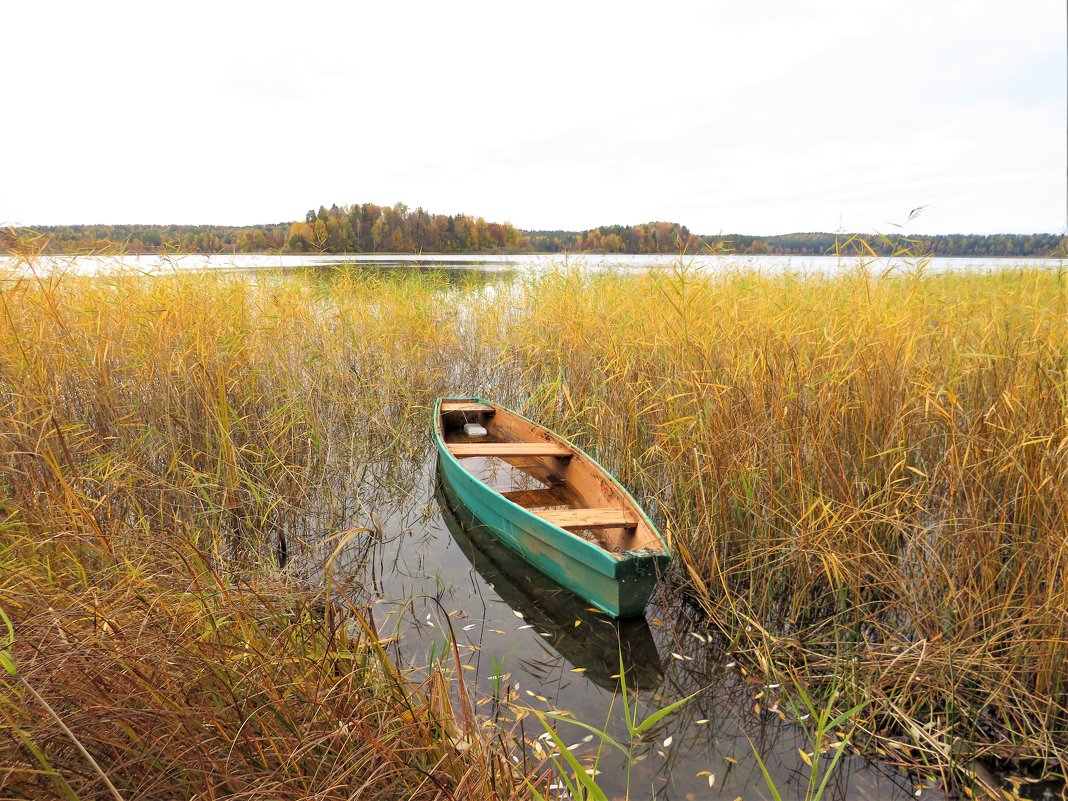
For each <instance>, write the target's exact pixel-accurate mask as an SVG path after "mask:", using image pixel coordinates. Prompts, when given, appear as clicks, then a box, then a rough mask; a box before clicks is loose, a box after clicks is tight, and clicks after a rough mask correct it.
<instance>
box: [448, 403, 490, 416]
mask: <svg viewBox="0 0 1068 801" xmlns="http://www.w3.org/2000/svg"><path fill="white" fill-rule="evenodd" d="M441 411H442V412H443V413H444V412H495V411H497V410H496V409H494V408H493V407H492V406H487V405H486V404H484V403H472V402H471V401H442V402H441Z"/></svg>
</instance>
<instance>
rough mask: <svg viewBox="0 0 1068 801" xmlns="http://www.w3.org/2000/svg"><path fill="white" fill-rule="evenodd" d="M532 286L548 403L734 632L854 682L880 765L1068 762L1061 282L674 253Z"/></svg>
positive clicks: (1040, 276) (530, 360)
mask: <svg viewBox="0 0 1068 801" xmlns="http://www.w3.org/2000/svg"><path fill="white" fill-rule="evenodd" d="M525 292H526V294H525V308H526V309H527V311H528V314H527V315H526V316H525V317H524V318H523V322H524V326H523V327H524V333H522V334H518V333H517V335H516V336H517V342H518V344H517V347H518V348H519V349H520V351H521V352H522V353H523V360H524V362H525V363H526V364H528V365H529V367H528V368H527V376H528V381H529V383H530V384H531V385H532V386H537V387H538V388H539V389H538V399H539V400H540V403H539V406H541V407H543V408H549V409H552V410H554V412H555V413H554V415H553V416H554V417H555V421H554V422H555V423H556V424H557V425H558V426H560V427H561V428H563V429H564V430H566V431H567V432H568V433H569V434H572V435H573V436H575V437H576V438H577V439H578V440H579V441H580V442H583V443H585V444H588V445H590V446H591V447H593V448H594V449H595V450H597V451H598V452H599V453H600V455H601V456H602V457H603V459H604V461H605V462H606V463H608V464H609V465H610V466H611V468H613V469H615V470H617V471H618V472H619V474H621V475H622V476H624V477H625V478H626V480H627V481H628V483H630V484H631V485H632V486H637V487H639V488H640V489H641V490H642V492H643V493H644V496H645V499H646V500H647V502H649V503H650V504H652V505H655V506H659V508H660V509H661V511H662V517H663V519H664V520H665V522H666V525H667V528H668V530H669V531H670V534H671V537H672V541H673V545H674V547H675V549H676V551H677V553H678V554H679V556H680V557H681V559H680V560H679V561H680V563H681V567H682V569H683V570H684V572H685V576H684V583H685V586H686V588H687V590H688V591H689V592H690V593H691V594H692V597H693V598H694V599H695V600H696V601H697V602H698V603H699V604H700V605H701V607H702V609H703V611H704V614H705V615H706V616H707V619H708V621H709V622H710V623H711V624H712V625H713V626H715V627H718V629H719V630H720V631H721V632H722V633H723V635H724V636H725V638H726V640H727V641H728V642H729V643H730V644H731V646H732V647H734V648H737V649H740V650H744V651H746V652H747V653H748V654H749V656H750V657H751V659H752V660H753V661H754V662H755V663H757V664H758V665H759V667H760V668H761V669H762V671H763V672H765V673H766V674H768V675H777V676H778V677H779V679H780V680H784V681H786V686H790V682H789V681H788V680H787V678H786V677H787V676H792V677H793V678H794V679H795V680H796V681H797V682H798V683H799V686H800V687H802V688H806V692H812V693H813V694H819V687H820V685H821V684H822V685H828V684H829V683H832V682H833V683H836V684H837V685H839V686H840V685H841V684H842V683H845V685H846V687H847V689H846V691H845V699H848V705H852V704H855V703H860V702H867V706H866V707H865V715H864V722H863V724H862V725H863V727H864V728H865V729H866V731H867V732H868V734H869V735H871V736H872V737H875V738H878V742H877V743H872V747H873V748H879V749H880V751H881V753H882V754H883V755H884V756H885V757H886V758H888V759H890V760H891V761H897V762H899V763H900V764H903V765H912V766H914V765H920V764H926V765H930V766H933V767H937V768H941V769H943V770H944V771H946V772H947V773H949V774H953V773H956V775H957V776H958V777H961V776H963V777H964V779H965V781H968V778H969V777H970V776H972V775H974V774H975V773H976V772H979V773H981V768H980V765H982V764H998V763H1000V764H1002V765H1004V763H1006V762H1008V763H1012V764H1015V765H1017V766H1019V765H1021V764H1031V765H1032V767H1034V769H1035V770H1036V771H1037V772H1038V773H1039V774H1040V775H1047V776H1055V775H1058V774H1059V775H1061V776H1063V775H1064V774H1065V770H1066V758H1065V754H1066V753H1068V583H1066V579H1068V377H1066V368H1068V315H1066V300H1068V298H1066V292H1068V288H1066V286H1065V276H1064V275H1063V274H1060V273H1057V272H1052V271H1042V270H1037V269H1028V268H1026V267H1024V268H1021V269H1018V270H1012V271H1003V272H994V273H989V274H981V273H971V272H969V273H962V274H955V273H945V274H938V275H930V274H927V273H926V272H925V271H924V269H923V265H922V264H917V265H913V266H911V267H905V268H903V269H902V270H901V271H900V272H895V271H891V272H889V273H876V272H874V271H873V266H871V265H868V266H865V265H859V266H858V267H856V268H855V269H852V270H850V271H847V272H846V273H845V274H843V275H839V276H835V277H823V276H801V275H789V274H787V275H759V274H754V273H751V272H739V273H733V274H726V275H709V274H703V273H699V272H697V271H694V270H693V269H690V268H688V267H687V266H686V265H685V263H679V264H678V265H676V266H675V267H674V268H673V269H670V270H664V271H660V272H657V273H653V274H650V275H648V276H644V277H642V278H639V279H631V278H622V277H618V276H587V275H581V274H578V273H561V274H556V275H549V276H545V277H542V278H540V279H538V280H536V281H534V282H532V283H531V284H530V285H529V286H528V287H527V288H526V290H525ZM520 340H521V341H520ZM543 416H545V413H544V412H543ZM845 699H844V700H845ZM979 758H981V761H977V759H979Z"/></svg>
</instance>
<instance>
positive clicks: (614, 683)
mask: <svg viewBox="0 0 1068 801" xmlns="http://www.w3.org/2000/svg"><path fill="white" fill-rule="evenodd" d="M435 485H436V486H435V492H434V498H435V500H437V502H438V505H439V506H440V507H441V515H442V518H443V519H444V521H445V525H446V527H447V528H448V529H449V533H451V534H452V537H453V539H454V540H455V541H456V544H457V545H458V546H459V547H460V551H461V552H462V553H463V554H464V556H466V557H467V559H468V561H470V562H471V566H472V567H473V568H474V569H475V570H476V571H477V572H478V574H479V575H480V576H481V577H482V578H483V580H484V581H485V582H486V583H487V584H488V585H489V586H491V587H492V588H493V590H494V592H496V593H497V595H498V596H500V598H501V600H503V601H504V602H505V603H506V604H508V606H510V607H511V608H512V609H513V610H515V611H516V612H518V613H520V614H522V615H523V618H524V619H525V620H526V621H527V623H529V624H531V625H533V626H535V627H536V629H537V630H538V631H539V632H542V633H544V634H548V635H549V636H548V637H545V638H544V639H545V642H546V644H547V645H549V646H551V647H552V648H553V649H554V650H555V651H556V652H557V653H558V654H560V656H562V657H563V658H564V659H566V660H567V661H568V662H569V663H571V664H572V665H573V666H574V667H576V668H584V669H585V670H584V675H585V676H586V677H587V678H588V679H589V680H590V681H592V682H593V683H594V684H596V685H598V686H600V687H603V688H605V689H607V690H614V689H615V688H616V687H618V686H619V668H620V662H621V659H622V665H623V669H624V670H625V671H626V679H627V685H628V687H634V686H637V687H639V688H641V689H642V690H651V689H653V688H655V687H657V686H659V684H660V682H661V681H662V680H663V678H664V673H663V667H662V664H661V661H660V655H659V653H658V651H657V647H656V642H655V641H654V640H653V635H652V631H651V630H650V629H649V624H648V623H647V622H646V620H645V618H644V617H632V618H627V619H623V620H612V619H611V618H610V617H608V615H606V614H604V613H602V612H600V611H597V610H594V609H592V608H590V607H589V606H588V604H587V603H586V602H585V601H584V600H583V599H582V598H580V597H579V596H577V595H575V594H574V593H573V592H571V591H569V590H567V589H564V588H563V587H561V586H560V585H558V584H556V583H555V582H553V581H552V580H551V579H549V578H547V577H546V576H545V575H543V574H542V573H541V572H540V571H538V570H535V569H534V568H532V567H531V566H530V565H529V564H527V563H526V561H525V560H524V559H523V558H522V557H521V556H519V555H518V554H516V553H514V552H513V551H511V550H510V549H509V548H507V547H506V546H504V545H502V544H501V543H500V541H499V540H498V539H497V537H496V536H495V535H494V534H493V532H492V531H491V530H490V529H489V528H487V527H486V526H485V525H484V524H483V523H482V522H481V521H480V520H479V519H478V518H476V517H475V516H474V514H473V513H472V512H471V510H470V509H469V508H468V507H467V506H465V505H464V504H463V502H462V501H460V499H459V498H457V497H456V495H455V493H453V492H452V491H451V490H450V489H449V487H448V484H447V483H446V482H445V481H443V480H442V476H441V472H440V469H439V471H438V474H437V477H436V482H435Z"/></svg>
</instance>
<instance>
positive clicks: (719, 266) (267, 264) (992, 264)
mask: <svg viewBox="0 0 1068 801" xmlns="http://www.w3.org/2000/svg"><path fill="white" fill-rule="evenodd" d="M677 259H678V257H677V256H670V255H627V254H605V253H583V254H579V255H565V254H562V253H547V254H524V255H413V254H400V255H381V254H358V255H332V254H321V255H314V254H287V255H264V254H259V255H233V256H231V255H214V256H204V255H199V254H189V255H183V256H147V255H145V256H122V257H112V256H48V257H43V258H42V259H40V260H39V264H40V266H42V267H43V268H45V269H47V270H52V269H62V270H74V271H76V272H80V273H94V272H100V271H102V270H111V269H133V270H142V271H144V272H156V271H159V270H277V269H282V270H286V269H296V268H313V269H314V268H326V267H337V266H343V265H348V266H353V267H367V268H401V269H423V270H463V271H480V272H526V271H538V270H544V269H550V268H557V267H560V266H563V265H573V266H581V267H582V268H585V269H589V270H619V271H633V272H641V271H643V270H649V269H653V268H656V267H663V266H668V265H671V264H672V263H673V262H675V261H677ZM690 259H692V260H693V262H694V263H695V264H698V265H701V266H703V267H705V268H707V269H710V270H723V269H739V268H741V269H757V270H765V271H769V272H783V271H790V272H799V273H816V272H819V273H835V272H840V271H842V270H846V269H850V268H852V267H855V266H856V265H857V260H856V259H853V258H844V259H839V258H836V257H834V256H693V257H687V260H690ZM5 261H7V262H10V261H11V260H10V259H3V258H0V264H2V263H4V262H5ZM868 261H869V263H871V264H873V269H876V268H877V269H879V270H884V269H887V268H889V267H892V266H893V267H897V268H901V269H906V268H908V267H910V266H915V262H914V261H911V260H907V259H894V260H890V259H874V260H868ZM1024 265H1029V266H1033V265H1039V266H1043V267H1048V268H1051V269H1055V268H1062V269H1063V268H1064V267H1065V266H1068V262H1066V261H1065V260H1064V259H1032V258H1026V259H987V258H979V257H964V258H933V259H930V260H929V261H928V262H927V268H928V269H930V270H933V271H953V270H997V269H1011V268H1013V267H1021V266H1024Z"/></svg>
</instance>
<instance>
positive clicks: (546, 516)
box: [534, 507, 638, 529]
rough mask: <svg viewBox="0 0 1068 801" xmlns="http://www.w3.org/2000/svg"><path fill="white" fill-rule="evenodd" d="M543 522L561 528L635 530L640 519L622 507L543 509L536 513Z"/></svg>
mask: <svg viewBox="0 0 1068 801" xmlns="http://www.w3.org/2000/svg"><path fill="white" fill-rule="evenodd" d="M534 514H536V515H537V516H538V517H540V518H541V519H542V520H548V521H549V522H550V523H552V524H553V525H554V526H559V527H560V528H567V529H571V528H578V529H583V528H588V529H597V528H619V527H624V528H634V527H635V526H637V525H638V517H637V515H635V514H634V513H633V512H631V511H630V510H628V509H624V508H622V507H618V508H599V509H542V510H538V511H535V512H534Z"/></svg>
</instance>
